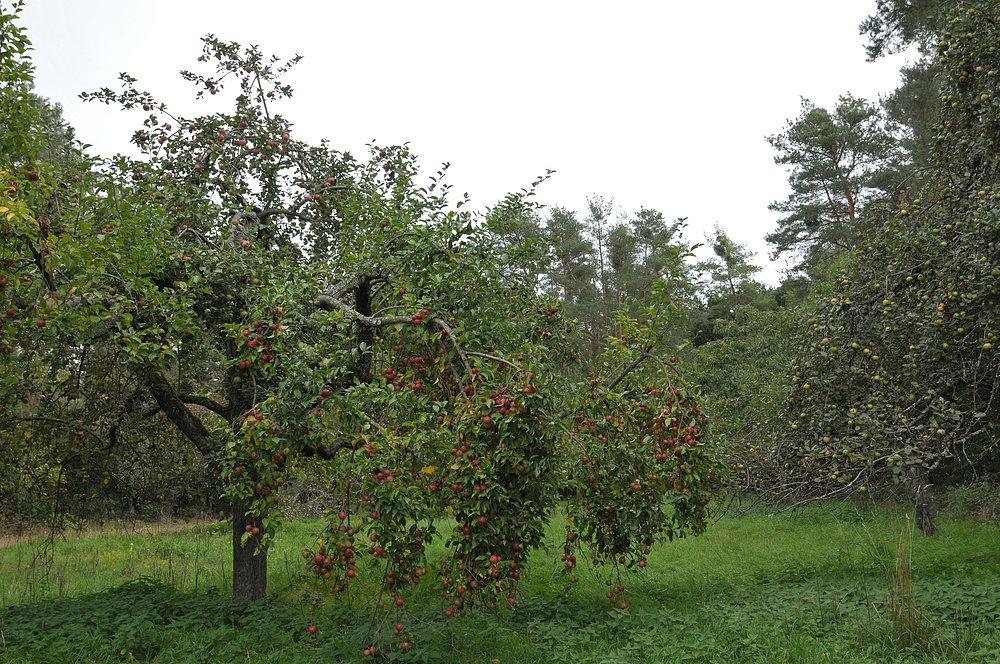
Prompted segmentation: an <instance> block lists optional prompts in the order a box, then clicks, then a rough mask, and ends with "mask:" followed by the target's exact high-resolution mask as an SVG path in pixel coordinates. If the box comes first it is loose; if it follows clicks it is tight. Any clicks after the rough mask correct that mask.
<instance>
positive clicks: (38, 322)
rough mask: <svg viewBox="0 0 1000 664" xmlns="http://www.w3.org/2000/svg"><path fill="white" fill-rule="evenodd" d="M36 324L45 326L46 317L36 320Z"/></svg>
mask: <svg viewBox="0 0 1000 664" xmlns="http://www.w3.org/2000/svg"><path fill="white" fill-rule="evenodd" d="M35 325H37V326H38V327H45V319H44V318H39V319H38V320H36V321H35Z"/></svg>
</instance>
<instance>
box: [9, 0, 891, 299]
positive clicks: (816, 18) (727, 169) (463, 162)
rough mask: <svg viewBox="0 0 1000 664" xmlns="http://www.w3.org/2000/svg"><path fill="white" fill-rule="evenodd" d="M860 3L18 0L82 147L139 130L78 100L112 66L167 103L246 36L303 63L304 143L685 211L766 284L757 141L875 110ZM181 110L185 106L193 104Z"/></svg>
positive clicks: (772, 169)
mask: <svg viewBox="0 0 1000 664" xmlns="http://www.w3.org/2000/svg"><path fill="white" fill-rule="evenodd" d="M874 8H875V0H837V2H830V1H828V0H824V1H821V0H759V1H758V2H748V1H747V0H716V1H714V2H691V1H689V0H683V1H682V0H645V1H643V2H638V1H630V0H618V2H615V3H609V2H601V3H597V2H588V1H580V0H576V1H574V2H569V1H566V2H564V1H555V0H551V1H550V0H534V1H533V2H524V1H521V0H507V1H506V2H502V3H488V2H483V1H480V2H476V1H473V0H456V1H448V2H446V1H438V0H425V1H424V2H414V1H412V0H409V1H402V0H399V1H375V0H368V1H365V0H361V1H359V0H353V1H351V2H343V1H341V0H325V1H323V0H285V1H284V2H282V3H280V8H279V3H277V2H275V1H274V0H269V1H267V2H263V1H255V0H198V1H193V0H170V1H169V2H168V1H165V0H30V1H29V2H28V3H27V7H26V9H25V11H24V14H23V16H24V22H25V25H26V26H27V28H28V34H29V37H30V39H31V40H32V42H33V44H34V47H35V53H34V56H33V57H34V62H35V65H36V68H37V71H36V85H37V91H38V92H39V93H40V94H42V95H44V96H47V97H49V98H50V99H52V100H53V101H57V102H59V103H61V104H62V105H63V108H64V115H65V118H66V119H67V120H68V121H69V122H70V123H71V124H72V125H73V126H74V127H75V128H76V130H77V135H78V137H79V138H80V139H81V140H82V141H84V142H86V143H90V144H92V145H93V146H94V148H93V151H94V152H96V153H98V154H102V155H110V154H113V153H115V152H120V151H127V150H128V149H129V146H128V139H129V137H130V136H131V133H132V131H133V130H134V129H135V128H137V126H138V124H139V122H141V119H140V118H138V117H128V116H123V115H122V114H121V113H120V112H119V111H117V110H115V109H112V108H109V107H106V106H103V105H94V104H82V103H81V102H80V101H79V100H78V98H77V96H78V95H79V93H80V92H83V91H94V90H97V89H98V88H100V87H104V86H109V87H114V86H116V85H117V76H118V73H119V72H122V71H127V72H128V73H129V74H131V75H132V76H135V77H137V78H138V79H139V83H138V86H139V88H140V89H145V90H148V91H150V92H152V93H153V94H154V95H155V96H156V97H157V98H159V99H161V100H163V101H166V102H167V103H168V105H169V106H171V108H173V109H174V110H175V111H176V110H180V111H182V112H197V107H196V106H191V105H189V104H188V103H187V102H188V100H190V99H192V98H193V90H194V88H193V87H191V86H190V84H187V83H183V82H182V81H181V79H180V78H179V77H178V76H177V72H178V71H179V70H181V69H196V65H197V63H196V62H195V59H196V58H197V56H198V55H199V54H200V52H201V43H200V41H199V39H200V37H202V36H203V35H205V34H208V33H212V34H214V35H215V36H217V37H219V38H220V39H223V40H225V41H237V42H241V43H244V44H256V45H258V46H260V47H261V49H262V50H263V51H264V52H265V53H273V54H275V55H278V56H281V57H290V56H292V55H295V54H299V55H302V56H303V60H302V62H301V63H300V64H299V65H298V66H297V67H296V68H295V69H294V70H293V74H292V75H290V76H289V77H287V79H286V81H287V82H288V83H290V84H291V85H292V86H293V87H294V88H295V97H294V98H293V99H292V100H291V101H289V102H285V106H284V107H283V108H282V110H281V112H282V113H283V115H285V117H287V118H289V119H291V120H292V121H293V122H294V123H295V124H296V130H297V132H298V133H299V135H300V136H301V137H304V138H307V139H315V140H318V139H320V138H328V139H330V141H331V144H332V145H333V146H334V147H337V148H339V149H343V150H350V151H352V152H354V153H355V154H357V155H363V154H364V145H365V144H366V143H368V142H371V141H373V140H374V141H375V142H377V143H380V144H393V143H402V142H409V143H410V145H411V147H412V148H413V151H414V152H415V153H416V154H418V155H419V157H420V162H421V163H422V164H423V168H424V169H425V170H426V171H427V172H428V173H430V172H432V171H433V170H436V169H437V167H438V166H439V165H440V164H441V163H443V162H446V161H447V162H450V163H451V169H450V171H449V173H450V175H449V178H448V179H449V180H450V182H451V183H452V184H453V185H454V188H455V190H457V191H459V192H468V193H469V194H470V195H471V196H472V200H473V203H474V204H475V205H476V206H478V207H486V206H489V205H492V204H493V203H495V202H496V201H497V200H498V199H500V198H501V197H502V196H503V195H504V194H505V193H506V192H508V191H513V190H518V189H521V188H523V187H526V186H528V185H529V184H530V183H531V181H532V180H533V179H534V178H535V176H537V175H539V174H541V173H544V172H545V170H546V169H553V170H555V171H556V173H555V175H554V176H553V177H552V179H550V180H549V181H548V182H547V183H545V184H544V185H543V186H542V188H541V189H540V190H539V200H540V201H541V202H543V203H545V204H548V205H560V206H563V207H567V208H569V209H574V210H577V211H578V212H580V214H581V217H582V216H583V215H584V212H585V209H586V199H587V196H589V195H593V194H598V195H601V196H603V197H605V198H613V199H614V200H615V201H616V203H617V204H618V205H619V206H620V208H621V210H622V212H623V213H628V214H631V213H633V212H635V211H637V210H638V209H639V208H640V207H647V208H653V209H656V210H659V211H660V212H662V213H663V214H664V215H665V216H666V217H667V218H669V219H673V218H677V217H687V218H688V224H689V226H688V231H687V236H688V237H689V238H690V239H693V240H703V239H704V235H705V233H707V232H710V231H711V229H712V227H713V226H714V224H716V223H718V224H719V225H720V226H721V227H722V228H723V229H724V230H725V231H726V232H727V233H729V235H730V236H731V237H732V238H733V239H735V240H736V241H737V242H739V243H741V244H745V245H747V246H748V248H749V249H750V250H752V251H754V252H756V254H757V256H756V262H757V263H758V264H760V265H763V266H766V269H765V272H764V273H763V275H762V276H763V278H764V279H765V280H766V281H768V282H771V283H776V282H777V280H778V279H779V270H780V268H781V266H780V265H778V264H771V263H770V261H769V259H768V247H767V245H766V243H765V242H764V240H763V237H764V235H765V234H767V233H768V232H770V231H772V230H773V229H774V227H775V221H776V215H775V214H774V213H772V212H770V211H769V210H768V209H767V206H768V204H769V203H771V202H772V201H774V200H778V199H784V198H785V197H786V195H787V193H788V188H787V174H786V173H785V172H784V171H783V170H782V168H781V167H778V166H776V165H775V164H774V161H773V156H774V155H773V152H772V150H771V148H770V146H769V145H768V144H767V142H766V141H765V136H767V135H771V134H775V133H778V132H780V131H781V130H782V129H783V127H784V126H785V124H786V122H787V120H788V119H790V118H793V117H795V116H796V115H798V113H799V110H800V107H801V101H800V98H801V97H807V98H809V99H811V100H812V101H813V102H814V103H816V104H817V105H819V106H832V105H833V104H835V103H836V100H837V97H838V95H840V94H843V93H846V92H851V93H853V94H854V95H856V96H859V97H865V98H868V99H872V100H874V99H877V98H878V97H879V96H880V95H885V94H887V93H889V92H890V91H891V90H892V89H894V88H895V87H896V85H897V82H898V80H899V75H898V72H899V68H900V66H901V65H902V64H903V63H904V59H903V57H904V56H898V57H895V58H889V59H886V60H883V61H880V62H878V63H875V64H872V63H868V62H866V61H865V53H864V39H863V38H862V37H861V36H860V35H859V34H858V24H859V23H860V22H861V21H862V20H863V19H864V18H865V17H866V16H867V15H868V14H870V13H871V12H872V11H874ZM189 109H190V110H189Z"/></svg>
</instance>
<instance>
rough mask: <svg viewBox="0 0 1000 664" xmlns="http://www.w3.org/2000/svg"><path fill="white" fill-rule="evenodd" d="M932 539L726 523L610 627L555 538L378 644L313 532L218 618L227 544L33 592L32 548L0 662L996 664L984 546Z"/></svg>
mask: <svg viewBox="0 0 1000 664" xmlns="http://www.w3.org/2000/svg"><path fill="white" fill-rule="evenodd" d="M940 525H941V535H939V536H937V537H934V538H927V537H922V536H919V535H916V536H914V535H913V534H912V528H911V527H910V525H909V523H908V522H907V520H906V518H905V514H904V513H903V512H901V511H898V510H893V509H883V510H877V511H875V512H873V511H872V510H871V509H870V507H866V508H864V509H862V510H861V511H857V510H856V509H855V507H854V506H851V505H844V504H840V505H835V506H828V507H820V508H809V509H806V510H799V511H797V512H794V513H786V514H782V515H778V516H774V517H768V516H767V515H766V514H765V513H764V512H762V511H751V512H750V513H748V514H745V515H742V516H737V515H733V514H729V515H727V516H724V517H722V518H721V519H720V520H719V521H718V523H716V524H714V526H713V527H712V528H710V529H709V532H708V534H707V535H705V536H704V537H699V538H693V539H685V540H680V541H675V542H673V543H670V544H667V545H664V546H662V547H660V548H659V549H658V550H656V551H655V552H654V555H653V556H651V557H650V564H649V567H647V568H646V570H644V571H643V572H641V573H639V574H635V575H629V576H628V577H627V578H625V579H624V583H625V585H626V588H627V591H626V597H627V599H628V603H629V608H628V609H627V610H621V609H619V608H613V607H612V606H611V605H610V604H609V603H608V600H607V599H606V598H605V596H604V595H605V592H606V591H607V586H606V582H607V581H608V580H609V578H608V577H609V575H608V574H607V572H606V570H602V569H601V568H598V569H596V570H590V572H593V573H588V571H584V572H582V573H581V575H580V576H581V581H580V583H578V584H576V585H575V587H574V588H573V590H572V591H571V592H569V593H567V592H566V590H565V584H566V579H565V577H564V576H563V575H562V574H561V573H560V572H561V570H560V565H561V563H560V562H559V553H560V552H561V547H560V543H561V533H560V532H559V519H554V520H553V526H552V530H551V533H550V541H551V547H550V550H551V551H550V555H546V553H545V552H544V551H539V552H538V553H537V554H536V556H535V558H534V560H533V561H532V563H533V572H532V574H531V577H530V578H529V580H528V582H527V583H526V584H525V586H524V588H523V597H522V598H521V601H520V602H519V604H518V606H517V608H516V609H515V610H514V611H511V612H506V613H504V614H503V615H501V616H500V617H499V618H498V617H496V616H494V615H492V614H490V613H489V612H485V613H484V612H479V613H476V614H472V615H468V616H465V617H461V618H460V617H455V618H451V619H446V618H444V617H443V615H442V614H443V610H444V608H445V607H444V606H443V605H442V602H441V600H440V593H439V592H438V589H437V587H435V586H434V583H435V582H434V580H432V579H428V583H426V584H421V586H420V587H419V589H418V590H417V591H416V593H415V594H414V595H413V596H412V597H411V598H409V599H408V601H407V610H406V611H405V612H404V613H400V614H399V615H398V616H395V617H394V618H392V620H391V621H390V624H386V625H372V624H371V623H370V622H369V620H368V618H367V616H368V615H370V611H369V610H368V609H369V607H370V605H371V603H372V602H374V601H377V592H376V589H375V588H374V587H373V586H372V585H371V582H370V581H368V580H367V579H370V578H372V577H374V576H375V574H374V573H372V572H374V570H371V569H362V570H361V572H362V573H361V575H360V578H361V579H362V581H361V582H360V583H358V584H356V585H355V586H354V589H353V590H352V591H351V592H350V593H349V594H347V595H335V596H334V595H330V594H328V593H327V592H326V591H325V590H324V589H323V588H322V586H317V585H316V584H315V583H314V582H313V581H311V580H310V579H309V578H308V577H309V576H311V575H309V574H308V572H307V571H306V569H305V566H304V565H303V564H302V561H301V557H300V556H299V552H300V551H301V549H302V548H304V547H306V546H307V545H308V544H309V543H310V542H311V538H312V536H313V533H314V532H315V531H316V529H317V528H318V526H319V522H318V521H308V520H300V521H295V522H292V523H291V524H290V525H289V528H288V530H287V531H285V532H283V533H282V536H281V537H280V538H279V539H278V545H277V546H278V548H277V549H276V550H275V552H274V554H272V557H271V560H270V564H271V570H270V572H271V591H272V597H271V599H269V600H268V601H266V602H263V603H258V604H234V603H233V602H232V601H231V600H230V599H229V596H228V595H229V593H230V592H231V589H230V588H229V586H228V585H227V580H228V578H229V577H228V573H229V572H230V569H229V568H227V564H229V563H228V555H229V552H228V551H227V544H228V537H229V535H228V531H227V529H226V527H225V526H224V525H221V526H220V525H214V526H213V525H196V526H193V527H189V528H184V529H176V528H174V529H163V530H161V531H153V532H147V533H143V534H131V533H128V532H119V531H114V532H112V531H105V532H104V533H99V534H97V536H85V537H76V538H72V539H70V540H69V541H66V542H61V541H59V542H56V543H55V546H54V548H53V550H52V552H53V554H54V562H53V565H52V568H51V571H50V572H49V575H48V576H47V577H44V576H41V575H37V574H34V575H33V574H31V567H30V564H29V562H30V559H31V557H32V555H36V554H37V553H39V552H40V551H41V548H40V546H39V544H38V543H37V542H34V543H30V542H22V543H19V544H14V545H10V546H7V547H5V548H3V549H0V598H2V600H0V601H2V605H0V636H2V640H0V662H4V664H7V663H14V662H49V661H51V662H55V661H60V662H65V661H74V662H78V661H79V662H117V661H145V662H232V661H254V662H314V661H364V660H365V659H366V658H365V656H364V655H363V651H364V649H365V648H369V647H370V646H371V645H376V647H377V650H376V656H377V657H385V658H386V659H389V660H391V661H427V662H463V663H479V662H483V663H490V664H492V663H493V662H503V663H509V662H539V661H545V662H706V663H710V662H733V663H737V662H739V663H742V662H762V663H763V662H803V663H805V662H809V663H814V662H996V661H1000V546H998V544H1000V527H998V526H997V524H992V523H983V522H981V521H979V520H976V519H972V518H965V517H959V516H947V515H946V516H944V517H943V518H942V519H941V521H940ZM445 555H446V552H445V551H444V550H443V549H441V550H432V551H431V552H430V557H431V560H434V559H435V558H436V559H442V558H443V556H445ZM583 566H584V567H587V565H586V564H585V565H583ZM432 567H433V565H432ZM30 579H33V580H31V581H30V582H29V580H30ZM616 581H617V580H616ZM396 620H398V621H399V623H400V624H402V625H403V628H402V630H400V634H399V635H392V634H391V631H392V630H394V629H395V627H396V625H395V624H394V621H396ZM310 627H315V630H314V631H311V630H310ZM379 628H381V632H379ZM404 645H405V647H404ZM368 660H369V661H370V660H371V658H368Z"/></svg>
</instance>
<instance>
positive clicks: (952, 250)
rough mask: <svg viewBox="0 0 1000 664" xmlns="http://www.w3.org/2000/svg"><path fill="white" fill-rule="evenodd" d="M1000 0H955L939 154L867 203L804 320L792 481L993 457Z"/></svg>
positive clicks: (944, 472)
mask: <svg viewBox="0 0 1000 664" xmlns="http://www.w3.org/2000/svg"><path fill="white" fill-rule="evenodd" d="M998 17H1000V5H998V3H996V2H969V3H963V4H962V5H961V6H955V7H949V8H948V10H947V13H946V15H945V21H946V25H947V28H946V31H945V32H944V33H943V34H942V35H941V36H940V41H939V42H938V58H939V61H940V63H941V66H942V68H943V70H944V72H945V73H946V75H947V82H946V84H945V86H944V88H943V90H942V94H941V100H940V101H941V118H942V119H941V124H940V125H939V126H938V127H937V131H936V136H935V139H934V145H933V155H934V160H935V161H934V167H933V169H932V170H931V171H930V173H928V174H927V176H926V178H927V179H926V184H925V186H924V187H923V189H922V190H921V191H920V192H919V194H917V195H916V196H915V197H913V198H907V199H903V200H902V201H900V202H899V203H897V204H893V205H883V206H880V207H878V208H876V209H870V210H869V211H868V214H867V224H866V227H865V234H864V235H863V237H862V240H861V247H862V251H861V253H860V254H859V255H858V257H857V259H856V260H854V261H853V262H852V263H851V266H850V269H848V270H847V271H846V272H845V274H844V275H843V276H842V277H841V278H839V279H838V280H837V284H836V288H835V291H834V292H833V294H832V297H830V299H829V300H828V301H827V302H826V303H825V304H824V305H823V306H822V307H821V308H820V309H819V310H818V311H817V312H816V314H815V315H814V316H813V317H812V318H810V319H809V320H808V321H807V322H806V330H805V332H806V339H807V340H806V342H805V343H804V345H803V346H802V352H801V353H800V356H799V359H798V361H797V363H796V366H795V371H794V376H793V377H792V380H793V382H794V397H793V402H792V412H791V418H790V421H789V427H790V428H789V432H790V436H789V439H788V442H787V444H786V445H785V446H784V447H783V449H781V450H779V451H778V452H777V454H776V455H774V456H773V458H772V459H771V462H772V463H773V462H775V461H777V462H780V463H783V464H784V470H785V471H786V472H785V478H784V484H783V486H782V489H783V491H784V492H785V493H786V494H787V495H800V496H809V495H817V494H823V495H837V494H845V493H847V492H857V491H866V490H868V488H869V487H871V486H873V485H874V486H879V485H881V484H885V483H887V482H889V481H890V480H892V479H895V480H900V481H904V482H905V483H906V484H907V485H908V486H909V488H910V496H911V499H912V501H913V504H914V507H915V510H916V517H917V523H918V525H919V526H920V527H921V529H922V530H923V531H924V532H933V530H934V525H933V521H932V518H931V517H932V514H931V510H930V495H929V487H930V485H931V484H947V483H954V482H962V481H964V480H965V479H967V478H971V477H974V476H975V475H977V474H983V473H987V474H988V473H993V472H995V471H996V470H997V467H998V465H997V464H998V457H997V455H996V445H995V440H996V437H997V430H996V427H997V424H996V423H997V421H998V414H997V398H996V397H997V385H998V381H997V378H998V371H1000V361H998V358H997V355H996V348H995V346H996V344H997V334H998V332H997V325H998V322H997V319H996V311H997V286H996V284H997V277H998V276H1000V255H998V250H997V247H996V240H997V233H998V228H997V218H998V217H997V209H998V201H1000V191H998V187H997V177H996V157H995V155H996V151H997V141H998V140H1000V130H998V124H997V123H998V120H997V118H998V115H997V108H1000V107H998V105H997V104H998V102H997V101H996V99H997V89H998V88H997V82H996V72H997V70H1000V59H998V57H997V54H996V53H997V50H996V46H995V44H996V39H997V37H998V34H997V30H996V20H997V18H998Z"/></svg>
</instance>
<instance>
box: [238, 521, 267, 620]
mask: <svg viewBox="0 0 1000 664" xmlns="http://www.w3.org/2000/svg"><path fill="white" fill-rule="evenodd" d="M247 507H248V506H247V504H246V503H237V504H235V505H233V599H235V600H237V601H241V602H255V601H257V600H261V599H264V597H265V596H266V595H267V549H261V550H260V551H259V552H258V551H257V541H258V538H257V537H251V538H250V539H249V540H247V543H246V546H244V545H243V544H242V542H243V535H244V533H246V528H247V526H250V527H251V528H259V529H260V531H261V532H262V533H263V532H264V527H263V526H262V525H261V520H260V517H256V516H248V515H247V514H246V511H247Z"/></svg>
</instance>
